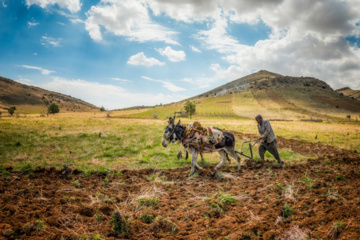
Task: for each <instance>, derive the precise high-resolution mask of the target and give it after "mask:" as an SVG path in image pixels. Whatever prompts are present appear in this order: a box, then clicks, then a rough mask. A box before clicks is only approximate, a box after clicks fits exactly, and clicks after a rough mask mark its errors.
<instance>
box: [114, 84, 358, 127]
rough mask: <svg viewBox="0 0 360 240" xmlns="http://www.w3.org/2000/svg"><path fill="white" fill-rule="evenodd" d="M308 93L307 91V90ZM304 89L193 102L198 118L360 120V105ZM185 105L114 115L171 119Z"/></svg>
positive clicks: (328, 92) (243, 94)
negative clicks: (260, 115) (349, 117)
mask: <svg viewBox="0 0 360 240" xmlns="http://www.w3.org/2000/svg"><path fill="white" fill-rule="evenodd" d="M305 90H306V89H305ZM305 90H304V89H295V90H294V89H267V90H257V91H243V92H239V93H233V94H226V95H221V96H218V97H205V98H196V99H193V100H192V101H194V102H195V103H196V115H195V116H194V117H195V118H202V119H246V118H247V119H253V118H254V116H256V115H257V114H259V113H260V114H262V115H263V116H264V117H266V118H268V119H283V120H301V119H322V120H323V121H332V122H333V121H335V122H339V121H345V120H348V119H347V118H346V117H347V116H348V115H350V116H351V120H352V121H356V120H359V118H360V102H358V101H356V100H349V99H345V98H344V97H343V98H341V97H340V96H338V95H336V94H335V93H334V92H331V91H325V90H324V91H319V92H316V89H315V90H314V91H313V92H307V91H305ZM183 108H184V103H175V104H171V105H166V106H157V107H154V108H150V109H148V110H144V109H142V110H127V111H116V112H114V113H113V116H117V117H121V116H126V117H140V118H160V119H161V118H168V117H170V116H173V114H174V112H179V111H181V110H183Z"/></svg>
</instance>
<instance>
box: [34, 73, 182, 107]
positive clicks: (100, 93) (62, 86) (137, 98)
mask: <svg viewBox="0 0 360 240" xmlns="http://www.w3.org/2000/svg"><path fill="white" fill-rule="evenodd" d="M38 86H39V87H41V88H44V89H47V90H51V91H56V92H61V93H63V94H67V95H71V96H73V97H76V98H79V99H82V100H84V101H87V102H89V103H92V104H95V105H96V106H104V107H105V108H107V109H118V108H125V107H131V106H140V105H144V103H146V105H156V104H159V103H170V102H174V101H179V100H181V99H184V98H187V97H188V96H184V95H173V94H167V95H166V94H137V93H131V92H129V91H127V90H126V89H124V88H122V87H118V86H114V85H111V84H103V83H98V82H89V81H86V80H81V79H71V80H70V79H65V78H60V77H53V78H52V81H51V82H48V83H45V84H41V85H38Z"/></svg>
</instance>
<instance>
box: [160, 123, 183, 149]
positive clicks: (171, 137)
mask: <svg viewBox="0 0 360 240" xmlns="http://www.w3.org/2000/svg"><path fill="white" fill-rule="evenodd" d="M178 125H180V121H179V123H178V124H177V125H176V126H175V117H174V118H171V117H169V122H168V125H167V126H166V128H165V130H164V135H163V141H162V145H163V147H167V146H168V144H169V143H170V142H173V143H174V142H176V141H177V140H179V139H178V138H177V136H176V133H175V128H176V127H177V126H178Z"/></svg>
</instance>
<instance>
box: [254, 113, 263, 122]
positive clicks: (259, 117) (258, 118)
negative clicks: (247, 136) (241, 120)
mask: <svg viewBox="0 0 360 240" xmlns="http://www.w3.org/2000/svg"><path fill="white" fill-rule="evenodd" d="M262 119H263V118H262V116H261V115H260V114H259V115H257V116H256V117H255V120H256V122H257V123H261V122H262Z"/></svg>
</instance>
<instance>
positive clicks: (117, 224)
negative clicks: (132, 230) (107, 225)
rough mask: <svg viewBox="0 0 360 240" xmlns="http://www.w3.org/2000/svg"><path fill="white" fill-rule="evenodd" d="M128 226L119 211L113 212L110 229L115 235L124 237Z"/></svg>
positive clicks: (127, 232)
mask: <svg viewBox="0 0 360 240" xmlns="http://www.w3.org/2000/svg"><path fill="white" fill-rule="evenodd" d="M129 227H130V224H129V222H128V221H127V219H126V216H124V215H122V214H121V213H120V212H119V211H115V212H114V213H113V215H112V217H111V229H112V231H113V232H114V233H116V234H122V235H123V236H124V237H126V236H127V235H128V234H129Z"/></svg>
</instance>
